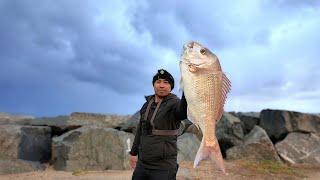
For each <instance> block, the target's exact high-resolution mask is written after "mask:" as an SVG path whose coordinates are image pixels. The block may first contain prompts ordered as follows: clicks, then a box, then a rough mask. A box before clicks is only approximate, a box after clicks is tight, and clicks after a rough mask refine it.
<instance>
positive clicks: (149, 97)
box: [145, 93, 178, 102]
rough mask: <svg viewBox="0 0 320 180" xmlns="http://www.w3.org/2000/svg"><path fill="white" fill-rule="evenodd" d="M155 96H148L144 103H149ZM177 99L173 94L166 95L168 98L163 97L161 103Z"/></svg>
mask: <svg viewBox="0 0 320 180" xmlns="http://www.w3.org/2000/svg"><path fill="white" fill-rule="evenodd" d="M154 96H155V95H154V94H153V95H149V96H145V98H146V101H147V102H149V101H150V100H151V99H152V98H153V97H154ZM177 98H178V97H177V96H176V95H175V94H172V93H170V94H168V96H166V97H164V98H163V100H162V102H165V101H168V100H169V99H177Z"/></svg>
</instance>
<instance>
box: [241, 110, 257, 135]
mask: <svg viewBox="0 0 320 180" xmlns="http://www.w3.org/2000/svg"><path fill="white" fill-rule="evenodd" d="M237 117H239V119H240V121H241V126H242V129H243V133H244V134H245V135H246V134H248V133H249V132H250V131H251V130H252V129H253V128H254V126H255V125H258V124H259V122H260V113H257V112H238V113H237Z"/></svg>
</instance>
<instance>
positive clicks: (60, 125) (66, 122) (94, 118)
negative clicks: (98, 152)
mask: <svg viewBox="0 0 320 180" xmlns="http://www.w3.org/2000/svg"><path fill="white" fill-rule="evenodd" d="M129 117H130V116H118V115H110V114H97V113H79V112H74V113H72V114H71V115H70V116H57V117H42V118H36V119H33V120H31V121H30V123H29V124H30V125H36V126H50V127H51V128H52V130H53V134H55V135H61V134H63V133H65V132H67V131H70V130H73V129H77V128H80V127H82V126H87V125H89V126H90V125H94V126H100V127H105V128H117V129H120V128H121V125H123V124H124V123H125V122H127V120H128V119H129Z"/></svg>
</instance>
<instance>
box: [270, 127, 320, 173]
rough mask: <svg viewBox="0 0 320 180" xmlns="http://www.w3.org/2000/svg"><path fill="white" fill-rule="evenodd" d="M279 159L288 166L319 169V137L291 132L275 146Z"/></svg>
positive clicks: (317, 135) (312, 134)
mask: <svg viewBox="0 0 320 180" xmlns="http://www.w3.org/2000/svg"><path fill="white" fill-rule="evenodd" d="M276 149H277V151H278V153H279V155H280V157H281V158H282V159H283V160H284V161H286V162H288V163H290V164H293V165H295V164H306V165H312V166H317V167H320V136H319V134H314V133H298V132H292V133H289V134H288V136H287V137H286V138H285V139H284V140H283V141H281V142H278V143H277V144H276Z"/></svg>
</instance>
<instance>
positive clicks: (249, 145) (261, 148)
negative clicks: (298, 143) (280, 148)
mask: <svg viewBox="0 0 320 180" xmlns="http://www.w3.org/2000/svg"><path fill="white" fill-rule="evenodd" d="M242 158H244V159H246V160H248V159H249V160H255V161H261V160H273V161H280V158H279V156H278V154H277V152H276V149H275V148H274V146H273V144H272V142H271V140H270V139H269V137H268V135H267V133H266V132H265V130H263V129H262V128H261V127H259V126H254V128H253V129H252V131H251V132H250V133H249V134H248V135H246V136H245V137H244V143H243V144H241V145H238V146H234V147H232V148H230V149H228V150H227V159H230V160H235V159H242Z"/></svg>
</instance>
